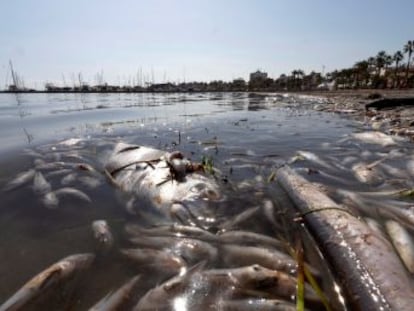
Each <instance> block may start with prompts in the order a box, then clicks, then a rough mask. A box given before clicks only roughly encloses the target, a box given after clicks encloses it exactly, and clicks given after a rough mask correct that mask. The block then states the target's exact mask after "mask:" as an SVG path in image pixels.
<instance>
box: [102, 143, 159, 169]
mask: <svg viewBox="0 0 414 311" xmlns="http://www.w3.org/2000/svg"><path fill="white" fill-rule="evenodd" d="M165 154H166V151H163V150H158V149H154V148H149V147H144V146H137V145H130V144H125V143H118V144H117V145H116V146H115V148H114V151H113V154H112V155H111V157H110V158H109V160H108V161H107V162H106V164H105V169H106V170H107V171H108V172H109V173H110V174H113V173H115V172H116V171H119V170H121V169H123V168H125V167H128V166H130V165H131V164H136V163H143V162H151V161H159V160H160V159H161V158H162V157H163V156H164V155H165Z"/></svg>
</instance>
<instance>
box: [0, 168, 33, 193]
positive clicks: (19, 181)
mask: <svg viewBox="0 0 414 311" xmlns="http://www.w3.org/2000/svg"><path fill="white" fill-rule="evenodd" d="M35 173H36V171H35V170H34V169H31V170H28V171H25V172H22V173H19V174H18V175H17V176H16V177H15V178H13V179H12V180H11V181H10V182H8V183H7V184H6V185H5V186H4V188H3V191H11V190H14V189H17V188H19V187H21V186H23V185H25V184H26V183H29V182H30V181H31V180H32V179H33V178H34V176H35Z"/></svg>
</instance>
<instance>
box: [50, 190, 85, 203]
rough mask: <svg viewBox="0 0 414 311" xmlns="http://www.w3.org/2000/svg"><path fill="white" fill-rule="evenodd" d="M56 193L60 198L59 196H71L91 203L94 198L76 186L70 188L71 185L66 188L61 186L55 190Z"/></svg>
mask: <svg viewBox="0 0 414 311" xmlns="http://www.w3.org/2000/svg"><path fill="white" fill-rule="evenodd" d="M54 193H55V195H56V196H57V197H58V198H59V197H64V196H71V197H74V198H77V199H79V200H81V201H84V202H87V203H91V202H92V200H91V199H90V198H89V196H88V195H87V194H86V193H84V192H82V191H80V190H78V189H75V188H70V187H64V188H60V189H57V190H55V191H54Z"/></svg>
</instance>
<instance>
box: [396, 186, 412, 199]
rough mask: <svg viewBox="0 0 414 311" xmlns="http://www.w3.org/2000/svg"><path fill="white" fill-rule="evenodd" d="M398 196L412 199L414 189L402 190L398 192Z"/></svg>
mask: <svg viewBox="0 0 414 311" xmlns="http://www.w3.org/2000/svg"><path fill="white" fill-rule="evenodd" d="M398 195H399V196H400V197H403V198H411V199H413V198H414V188H412V189H404V190H401V191H399V192H398Z"/></svg>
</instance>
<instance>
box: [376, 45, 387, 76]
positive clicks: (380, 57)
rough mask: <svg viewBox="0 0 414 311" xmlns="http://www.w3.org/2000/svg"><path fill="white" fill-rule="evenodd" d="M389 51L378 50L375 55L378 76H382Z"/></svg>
mask: <svg viewBox="0 0 414 311" xmlns="http://www.w3.org/2000/svg"><path fill="white" fill-rule="evenodd" d="M387 56H388V55H387V53H386V52H385V51H380V52H378V54H377V56H376V57H375V65H376V66H377V76H378V77H379V76H380V73H381V69H382V68H384V67H385V65H386V63H387Z"/></svg>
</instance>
